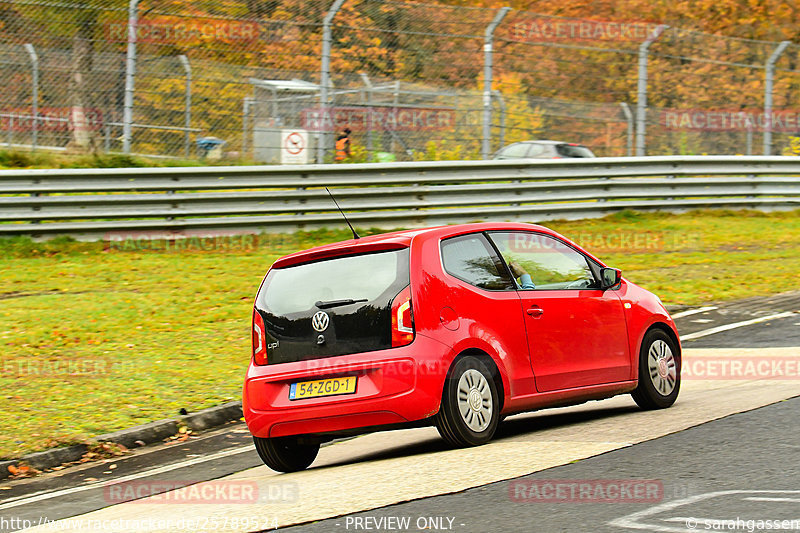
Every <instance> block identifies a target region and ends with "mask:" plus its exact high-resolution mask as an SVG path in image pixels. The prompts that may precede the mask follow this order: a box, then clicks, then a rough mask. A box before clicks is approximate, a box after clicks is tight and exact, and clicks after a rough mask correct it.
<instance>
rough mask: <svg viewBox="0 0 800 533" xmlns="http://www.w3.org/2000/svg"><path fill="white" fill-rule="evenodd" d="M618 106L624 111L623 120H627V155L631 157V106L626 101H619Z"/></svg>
mask: <svg viewBox="0 0 800 533" xmlns="http://www.w3.org/2000/svg"><path fill="white" fill-rule="evenodd" d="M619 106H620V107H621V108H622V112H623V113H625V120H627V121H628V150H627V156H628V157H631V156H632V155H633V113H631V106H629V105H628V103H627V102H620V103H619Z"/></svg>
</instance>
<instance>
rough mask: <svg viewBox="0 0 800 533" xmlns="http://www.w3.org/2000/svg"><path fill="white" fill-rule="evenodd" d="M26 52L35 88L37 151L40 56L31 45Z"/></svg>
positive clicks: (34, 141) (34, 133) (33, 100)
mask: <svg viewBox="0 0 800 533" xmlns="http://www.w3.org/2000/svg"><path fill="white" fill-rule="evenodd" d="M25 50H26V51H27V52H28V57H30V60H31V73H32V74H33V86H32V87H31V100H32V103H33V106H32V107H33V109H32V112H31V114H32V115H33V142H32V143H31V144H33V149H34V150H36V146H37V144H38V140H39V56H38V55H36V49H35V48H34V47H33V45H32V44H30V43H28V44H26V45H25Z"/></svg>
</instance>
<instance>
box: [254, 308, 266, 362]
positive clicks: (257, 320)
mask: <svg viewBox="0 0 800 533" xmlns="http://www.w3.org/2000/svg"><path fill="white" fill-rule="evenodd" d="M252 339H253V361H254V362H255V363H256V364H257V365H266V364H267V335H266V332H265V331H264V319H263V318H261V314H260V313H259V312H258V311H256V310H255V309H253V331H252Z"/></svg>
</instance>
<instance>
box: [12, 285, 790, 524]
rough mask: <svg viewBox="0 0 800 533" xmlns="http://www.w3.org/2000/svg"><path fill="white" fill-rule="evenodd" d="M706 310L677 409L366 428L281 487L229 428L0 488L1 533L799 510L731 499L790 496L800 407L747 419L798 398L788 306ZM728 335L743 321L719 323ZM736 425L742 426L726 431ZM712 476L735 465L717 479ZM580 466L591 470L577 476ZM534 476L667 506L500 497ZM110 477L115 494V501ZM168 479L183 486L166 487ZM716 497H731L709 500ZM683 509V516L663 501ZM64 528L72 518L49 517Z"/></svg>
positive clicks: (779, 501) (691, 318)
mask: <svg viewBox="0 0 800 533" xmlns="http://www.w3.org/2000/svg"><path fill="white" fill-rule="evenodd" d="M709 307H714V308H713V309H687V310H683V311H682V312H681V313H676V316H677V317H678V318H676V320H677V321H678V325H679V330H680V331H681V334H682V335H684V336H688V337H691V340H687V341H685V342H684V348H685V354H684V366H685V368H688V369H689V375H687V374H686V373H685V374H684V382H683V387H682V391H681V395H680V397H679V400H678V403H677V404H676V405H675V406H674V407H672V408H671V409H668V410H665V411H658V412H642V411H640V410H638V409H637V408H636V406H635V404H634V403H633V402H632V400H631V399H630V398H629V397H628V396H622V397H617V398H612V399H609V400H604V401H602V402H591V403H588V404H585V405H582V406H577V407H571V408H563V409H554V410H545V411H541V412H537V413H532V414H525V415H518V416H515V417H511V418H509V419H507V420H506V421H505V422H504V423H503V424H502V425H501V427H500V429H499V431H498V435H497V437H496V438H495V440H493V441H492V442H491V443H490V444H488V445H486V446H483V447H480V448H473V449H466V450H449V449H447V448H446V447H445V445H444V443H443V442H442V441H441V440H440V439H439V437H438V434H437V433H436V431H435V430H434V429H432V428H421V429H414V430H406V431H396V432H387V433H377V434H373V435H366V436H362V437H359V438H356V439H351V440H348V441H344V442H338V443H335V444H333V445H331V446H327V447H325V448H323V449H322V450H321V452H320V456H319V458H318V459H317V461H316V462H315V464H314V465H313V466H312V468H311V469H309V470H308V471H305V472H299V473H295V474H285V475H278V474H275V473H273V472H271V471H270V470H268V469H267V468H266V467H263V466H261V464H260V460H259V459H258V457H257V456H256V455H255V453H254V451H253V450H252V447H251V444H250V441H249V439H248V435H247V433H246V430H244V428H242V427H241V425H233V426H232V427H231V428H228V429H225V430H219V431H217V432H212V433H209V434H208V435H204V436H203V438H202V439H197V440H195V441H190V442H188V443H184V444H181V445H177V446H176V445H173V446H172V447H164V446H158V447H153V448H150V449H148V450H144V453H141V452H140V453H137V455H134V456H133V457H129V458H125V459H121V460H117V461H114V462H113V463H114V464H116V465H117V467H116V468H114V469H109V466H110V465H108V464H101V465H93V466H89V467H84V468H82V469H66V470H63V471H61V472H59V473H54V474H48V475H46V476H43V477H41V478H38V479H34V480H25V481H15V482H11V483H8V484H4V485H3V486H8V487H10V489H9V490H3V491H1V492H0V498H1V499H0V530H2V531H13V530H19V529H23V527H27V526H30V525H34V526H36V527H33V528H31V529H30V531H56V530H57V531H205V530H208V531H258V530H266V529H272V528H274V527H276V526H288V525H292V524H302V525H301V526H298V527H296V528H293V529H294V530H297V531H300V530H302V531H305V530H308V531H339V530H341V531H346V530H369V531H418V530H419V529H420V527H423V528H427V529H428V530H453V531H455V530H458V531H465V532H472V531H622V530H631V529H632V528H633V529H635V528H637V527H640V528H644V529H649V530H661V531H684V530H686V520H684V523H683V524H681V523H680V520H678V519H679V518H683V519H687V518H692V517H693V516H695V515H696V516H698V517H699V518H709V519H711V518H714V517H717V518H725V519H727V518H734V519H735V518H736V516H734V515H730V516H729V513H728V511H736V510H740V509H741V510H742V512H744V511H748V512H750V510H751V507H752V506H756V507H758V506H760V507H758V508H757V509H755V510H754V511H752V513H750V514H752V516H754V517H755V516H757V515H758V516H761V515H764V516H766V515H765V514H764V513H766V511H768V510H771V509H775V511H776V513H777V515H780V516H783V515H782V514H781V513H784V511H785V510H786V508H787V507H790V508H792V509H798V508H800V506H798V505H796V504H797V502H800V496H798V494H795V493H775V492H765V493H758V494H755V495H753V494H750V493H747V494H745V493H744V492H735V491H753V490H763V491H776V490H795V489H800V486H798V483H797V481H798V479H800V478H798V476H797V473H798V472H797V470H796V468H797V467H796V466H795V465H797V464H798V461H797V458H798V457H797V451H798V449H799V448H800V445H798V444H796V443H797V442H800V441H798V439H797V437H798V434H797V427H798V423H797V422H798V420H797V418H796V417H795V418H793V416H794V413H795V412H796V411H797V409H796V407H797V402H798V400H791V401H789V402H783V403H780V404H777V405H775V406H771V407H766V408H763V409H759V408H761V407H763V406H768V405H770V404H775V403H776V402H780V401H781V400H785V399H788V398H792V397H794V396H798V395H800V374H799V373H798V372H797V366H798V364H800V348H796V346H800V313H797V311H800V294H798V293H794V294H790V295H780V296H776V297H773V298H770V299H752V300H748V301H742V302H737V303H735V304H728V305H725V306H709ZM732 324H733V325H737V324H739V325H738V326H735V327H733V328H731V329H725V328H727V327H728V326H730V325H732ZM715 328H717V329H719V328H722V330H720V331H716V332H714V331H713V330H715ZM733 363H736V364H733ZM786 405H789V406H794V409H789V408H787V407H783V406H786ZM754 409H757V410H756V411H753V410H754ZM787 409H789V410H788V411H787ZM737 413H745V414H737ZM725 417H727V418H725ZM740 417H745V418H744V419H743V418H740ZM752 417H755V418H752ZM720 419H723V420H720ZM745 419H746V420H748V421H749V422H737V421H738V420H745ZM714 420H716V422H711V421H714ZM748 424H749V426H748ZM740 426H741V427H744V426H747V431H744V432H738V433H737V428H740ZM690 428H692V429H690ZM740 429H741V428H740ZM674 439H679V444H673V440H674ZM676 442H678V441H676ZM665 443H666V444H665ZM792 446H794V447H792ZM165 448H169V449H168V450H165ZM642 450H644V451H642ZM673 451H675V452H680V453H681V454H682V455H681V454H676V453H672V452H673ZM704 454H705V455H704ZM590 458H591V459H590ZM576 461H577V462H576ZM747 461H749V462H750V464H752V465H753V466H752V467H746V464H747ZM570 463H575V464H570ZM724 464H732V465H736V468H733V470H731V471H730V472H728V471H727V470H724V469H722V466H721V465H724ZM562 465H566V466H562ZM585 465H595V466H594V467H593V468H595V469H594V470H591V469H590V470H586V471H583V470H572V469H576V468H584V467H585V468H589V467H586V466H585ZM564 469H567V470H564ZM531 474H533V475H534V478H535V479H550V480H576V479H577V480H595V481H596V482H597V483H599V485H598V486H599V487H600V489H598V490H601V491H602V490H603V487H604V485H603V483H609V482H613V481H614V480H617V481H619V480H633V479H644V480H654V481H657V482H659V483H660V486H661V487H662V494H661V496H660V498H659V499H658V501H648V502H627V501H623V502H620V501H614V502H606V503H592V502H588V503H587V502H575V501H571V502H564V501H556V502H550V503H547V502H541V501H538V500H535V499H534V500H533V501H524V502H522V501H519V499H518V498H517V499H514V498H512V497H511V496H510V494H511V493H510V492H509V490H510V489H509V482H508V481H505V480H514V479H516V478H520V477H521V476H529V475H531ZM112 480H113V481H115V482H120V481H122V482H123V483H122V484H118V485H117V489H112V488H110V487H111V485H110V482H111V481H112ZM207 480H210V481H207ZM523 481H526V480H524V479H523ZM717 481H719V483H716V482H717ZM734 481H735V482H734ZM512 483H513V481H512ZM793 483H794V486H792V484H793ZM180 485H188V486H186V487H183V488H180V489H177V490H168V489H170V488H173V487H175V486H180ZM120 486H122V487H125V488H126V489H130V490H133V492H130V490H129V491H128V493H127V494H128V495H130V494H134V493H135V492H136V490H138V489H141V488H142V487H143V488H144V489H145V491H151V493H155V492H158V491H159V490H165V491H167V492H164V493H162V494H161V495H155V496H152V497H150V498H143V499H139V500H136V501H131V502H127V503H119V502H120V501H121V499H124V497H125V496H126V493H125V492H120V491H119V490H118V489H119V487H120ZM134 489H136V490H134ZM114 490H117V492H114ZM498 491H499V492H498ZM704 491H705V492H704ZM720 491H723V492H724V491H734V492H725V494H723V495H711V496H709V495H708V494H709V493H712V492H720ZM453 493H455V494H453ZM448 494H450V495H448ZM443 495H444V496H443ZM482 496H483V497H482ZM691 498H696V500H692V501H691V502H690V503H687V504H686V505H689V507H686V506H684V504H683V503H681V504H680V505H677V504H676V506H675V507H670V508H668V507H665V506H668V505H671V504H672V503H676V502H678V503H680V502H682V501H683V500H687V499H691ZM748 498H749V499H748ZM753 498H756V499H753ZM409 501H411V503H402V502H409ZM743 502H744V503H743ZM791 503H795V506H794V507H792V506H791V505H790V504H791ZM509 506H510V507H509ZM659 506H661V507H659ZM748 506H751V507H748ZM371 509H372V511H369V510H371ZM598 509H600V511H598ZM364 511H368V512H367V513H366V514H363V512H364ZM445 511H447V512H445ZM601 511H602V512H601ZM606 511H608V512H606ZM723 511H724V512H723ZM756 511H758V512H759V513H761V515H759V514H758V513H756ZM762 511H763V512H762ZM778 511H780V512H778ZM787 512H789V515H791V513H792V512H794V514H795V515H796V516H795V518H800V513H798V512H795V511H787ZM353 513H362V514H353ZM636 513H639V514H636ZM642 513H644V514H642ZM648 513H650V514H648ZM703 513H706V514H705V515H704V514H703ZM709 513H711V514H709ZM714 513H716V514H714ZM726 513H728V514H726ZM740 514H742V513H740ZM784 514H785V513H784ZM629 515H630V516H629ZM683 515H686V516H683ZM777 515H776V516H777ZM748 516H750V515H748ZM66 517H73V518H72V519H70V521H65V520H61V521H57V522H55V523H52V522H51V521H53V520H58V519H63V518H66ZM357 517H359V518H364V519H365V520H361V521H356V520H355V518H357ZM392 517H394V518H395V520H394V521H391V520H389V518H392ZM403 517H406V518H409V520H410V522H408V523H407V525H408V527H406V528H405V529H402V528H398V527H396V526H403V527H404V526H405V525H406V523H405V522H402V521H399V522H398V520H399V518H403ZM626 517H628V518H626ZM366 518H371V519H372V520H369V521H366ZM380 518H385V519H386V520H384V521H383V522H381V521H380ZM325 519H329V520H325ZM45 522H46V523H45ZM37 524H43V525H37ZM641 524H645V526H641ZM705 525H706V524H705V523H703V524H702V527H699V528H698V529H702V528H704V527H705ZM711 525H712V526H713V525H719V524H714V523H712V524H711ZM723 525H724V524H723ZM359 526H360V527H359ZM381 527H382V528H381ZM745 527H747V526H745ZM658 528H662V529H658ZM664 528H666V529H664ZM670 528H672V529H670ZM709 529H711V528H709ZM783 529H787V528H783ZM795 529H798V530H800V525H798V527H797V528H795ZM717 530H720V529H719V528H718V529H717ZM722 530H725V529H722ZM739 530H740V531H741V530H742V529H739ZM745 530H746V529H745Z"/></svg>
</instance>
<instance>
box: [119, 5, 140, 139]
mask: <svg viewBox="0 0 800 533" xmlns="http://www.w3.org/2000/svg"><path fill="white" fill-rule="evenodd" d="M138 18H139V0H130V3H129V4H128V52H127V56H126V59H125V104H124V108H123V110H122V151H123V153H126V154H129V153H131V129H132V128H131V125H132V124H133V89H134V83H135V78H136V29H137V26H138Z"/></svg>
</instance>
